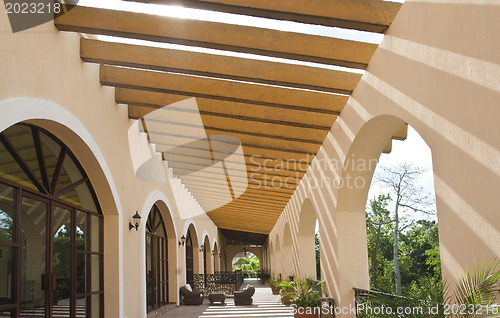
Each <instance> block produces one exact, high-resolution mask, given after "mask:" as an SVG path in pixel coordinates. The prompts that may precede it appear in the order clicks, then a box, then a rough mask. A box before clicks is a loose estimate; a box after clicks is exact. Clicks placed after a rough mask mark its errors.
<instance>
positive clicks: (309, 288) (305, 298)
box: [290, 278, 322, 318]
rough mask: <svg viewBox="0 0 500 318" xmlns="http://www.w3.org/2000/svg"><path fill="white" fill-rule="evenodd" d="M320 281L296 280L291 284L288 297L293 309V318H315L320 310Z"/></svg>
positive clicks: (309, 279)
mask: <svg viewBox="0 0 500 318" xmlns="http://www.w3.org/2000/svg"><path fill="white" fill-rule="evenodd" d="M321 287H322V281H317V280H314V279H311V278H304V279H296V280H295V281H293V282H292V287H291V291H290V296H291V297H292V301H291V302H292V307H294V311H293V312H294V318H317V317H319V312H320V308H319V306H318V301H319V299H320V298H321Z"/></svg>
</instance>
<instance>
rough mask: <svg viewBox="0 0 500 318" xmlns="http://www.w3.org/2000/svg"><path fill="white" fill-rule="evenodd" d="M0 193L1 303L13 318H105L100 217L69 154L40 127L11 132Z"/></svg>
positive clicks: (2, 137)
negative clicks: (55, 317) (27, 316)
mask: <svg viewBox="0 0 500 318" xmlns="http://www.w3.org/2000/svg"><path fill="white" fill-rule="evenodd" d="M0 193H1V195H0V250H1V255H2V266H1V267H0V282H2V285H3V286H4V287H3V288H2V291H1V294H0V299H1V303H0V305H4V306H8V307H9V309H10V311H11V312H12V316H13V317H19V316H23V315H25V314H26V313H27V312H29V313H30V315H40V316H48V317H52V316H53V315H54V312H55V309H56V308H57V313H58V315H59V316H60V317H75V316H76V313H77V312H78V314H83V315H84V316H92V317H94V316H95V317H103V316H104V308H103V307H104V306H103V302H104V280H103V266H104V265H103V264H104V240H103V235H104V234H103V232H104V229H103V227H104V222H103V215H102V212H101V207H100V204H99V202H98V201H97V196H96V193H95V191H94V188H93V186H92V183H91V181H90V178H89V177H88V175H87V172H86V170H85V169H84V168H83V167H82V165H81V164H80V162H79V160H78V159H77V157H76V156H75V155H74V153H73V152H72V151H71V150H70V149H69V148H68V147H67V146H66V145H65V144H64V143H63V142H62V141H61V140H59V139H58V138H56V137H55V136H54V135H52V134H51V133H49V132H48V131H46V130H44V129H42V128H40V127H38V126H34V125H31V124H16V125H13V126H11V127H9V128H8V129H6V130H4V131H3V132H2V133H0ZM16 291H17V292H16ZM16 293H18V294H17V295H19V296H17V295H16ZM56 306H57V307H56Z"/></svg>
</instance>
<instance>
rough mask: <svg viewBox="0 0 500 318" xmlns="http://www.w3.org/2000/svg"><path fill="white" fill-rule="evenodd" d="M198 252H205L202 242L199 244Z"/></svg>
mask: <svg viewBox="0 0 500 318" xmlns="http://www.w3.org/2000/svg"><path fill="white" fill-rule="evenodd" d="M200 252H205V245H203V244H202V245H201V246H200Z"/></svg>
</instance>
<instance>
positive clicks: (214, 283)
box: [193, 271, 243, 295]
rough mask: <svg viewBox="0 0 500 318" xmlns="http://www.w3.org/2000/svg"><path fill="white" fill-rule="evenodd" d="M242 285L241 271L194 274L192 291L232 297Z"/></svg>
mask: <svg viewBox="0 0 500 318" xmlns="http://www.w3.org/2000/svg"><path fill="white" fill-rule="evenodd" d="M242 284H243V275H242V273H241V271H234V272H215V273H214V274H206V275H205V274H194V277H193V289H195V290H201V291H203V292H204V293H205V294H210V293H213V292H225V293H226V294H228V295H233V294H234V291H235V290H239V289H240V287H241V285H242Z"/></svg>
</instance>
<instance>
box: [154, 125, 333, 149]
mask: <svg viewBox="0 0 500 318" xmlns="http://www.w3.org/2000/svg"><path fill="white" fill-rule="evenodd" d="M182 126H183V125H179V129H182ZM205 132H206V133H207V135H208V136H209V137H210V136H211V135H231V136H234V137H237V138H238V139H239V140H240V141H241V144H242V145H243V147H244V148H245V147H246V146H251V147H255V148H262V149H275V150H281V151H285V152H296V153H304V154H315V153H317V151H318V150H319V148H320V147H321V142H318V141H316V140H310V139H309V140H307V139H298V138H290V137H281V136H279V135H276V136H273V135H270V134H261V133H253V132H244V131H242V132H240V131H233V130H231V132H230V131H228V130H225V131H220V130H214V129H210V128H206V129H205ZM224 132H225V133H224ZM148 133H149V135H150V138H151V140H152V142H153V143H156V141H153V140H161V139H162V137H163V138H165V137H166V138H168V137H169V136H170V137H175V136H177V134H175V133H168V132H161V133H160V132H156V131H150V130H148ZM183 137H185V139H186V140H187V142H189V141H196V140H199V138H198V137H197V136H192V137H190V136H183ZM325 137H326V133H325ZM158 144H159V145H161V143H158Z"/></svg>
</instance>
